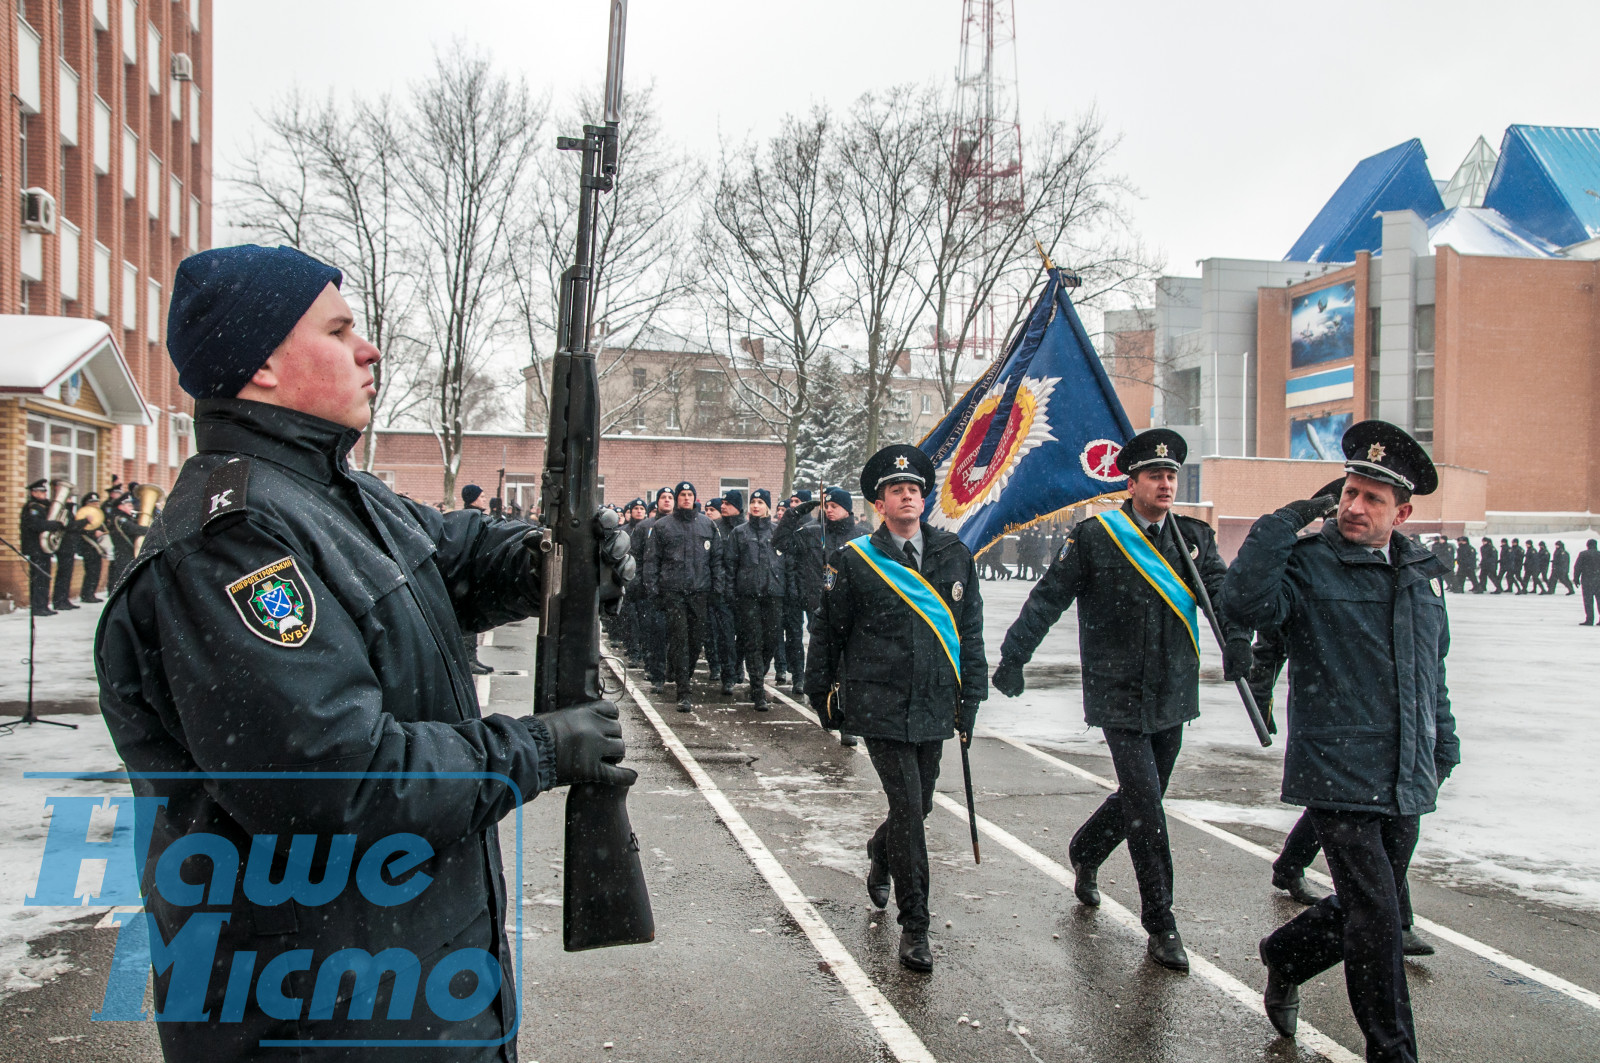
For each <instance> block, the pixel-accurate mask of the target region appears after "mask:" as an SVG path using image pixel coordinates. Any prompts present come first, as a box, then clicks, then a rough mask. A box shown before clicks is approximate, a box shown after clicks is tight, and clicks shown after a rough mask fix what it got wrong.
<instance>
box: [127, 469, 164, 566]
mask: <svg viewBox="0 0 1600 1063" xmlns="http://www.w3.org/2000/svg"><path fill="white" fill-rule="evenodd" d="M133 495H134V497H135V498H136V499H138V502H137V504H136V508H137V510H138V512H137V513H136V514H135V516H134V519H135V520H136V521H138V522H139V527H141V528H149V527H150V524H151V522H152V521H154V520H155V519H156V506H158V505H159V504H160V503H161V500H162V499H163V498H166V497H167V493H166V492H165V491H163V490H161V488H159V487H157V486H156V485H155V484H140V485H139V486H138V487H137V488H135V489H134V492H133ZM143 546H144V535H142V534H141V535H140V536H138V537H137V538H135V539H134V540H133V555H134V556H135V557H138V556H139V550H140V548H141V547H143Z"/></svg>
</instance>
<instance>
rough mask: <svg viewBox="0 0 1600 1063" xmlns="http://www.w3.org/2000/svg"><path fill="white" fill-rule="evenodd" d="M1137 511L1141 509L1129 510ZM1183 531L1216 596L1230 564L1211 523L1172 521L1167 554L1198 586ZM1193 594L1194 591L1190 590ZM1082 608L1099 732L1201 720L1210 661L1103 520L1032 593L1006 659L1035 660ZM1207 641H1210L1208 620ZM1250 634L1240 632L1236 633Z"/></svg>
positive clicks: (1087, 682)
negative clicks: (1066, 616) (1203, 659)
mask: <svg viewBox="0 0 1600 1063" xmlns="http://www.w3.org/2000/svg"><path fill="white" fill-rule="evenodd" d="M1122 508H1123V512H1125V513H1129V514H1130V515H1131V514H1132V509H1133V504H1132V503H1131V502H1125V503H1123V507H1122ZM1175 525H1176V526H1177V527H1179V528H1181V529H1182V531H1183V536H1184V541H1185V542H1186V543H1187V544H1188V546H1189V549H1190V550H1191V551H1198V552H1197V553H1195V554H1193V556H1194V561H1195V566H1196V567H1197V568H1198V569H1199V570H1200V578H1201V579H1203V580H1204V581H1205V584H1206V590H1207V591H1208V592H1209V593H1210V594H1211V595H1212V596H1213V597H1215V596H1216V593H1217V592H1218V591H1219V590H1221V589H1222V575H1223V573H1224V572H1225V571H1226V567H1225V566H1224V565H1223V563H1222V558H1221V556H1220V555H1219V554H1218V553H1217V537H1216V534H1215V533H1214V532H1212V530H1211V526H1210V525H1209V524H1207V523H1205V522H1204V521H1200V520H1194V519H1193V518H1191V517H1180V516H1178V515H1177V514H1175V513H1173V514H1169V515H1168V518H1167V520H1166V522H1165V523H1164V524H1163V534H1162V537H1161V545H1160V549H1161V554H1162V556H1163V557H1165V558H1166V559H1167V562H1168V564H1170V565H1171V566H1172V570H1173V571H1174V572H1176V573H1178V575H1179V576H1180V577H1181V578H1182V579H1183V581H1184V583H1185V584H1186V585H1188V584H1189V582H1190V581H1189V572H1188V569H1187V567H1186V566H1185V565H1184V562H1183V559H1182V558H1181V557H1180V556H1179V555H1178V545H1177V543H1176V542H1175V541H1174V540H1173V539H1172V532H1173V530H1174V526H1175ZM1190 590H1191V591H1192V590H1193V587H1192V586H1191V587H1190ZM1074 600H1076V601H1077V603H1078V652H1079V657H1080V658H1081V659H1082V662H1083V718H1084V721H1085V722H1087V723H1088V725H1089V726H1090V727H1116V728H1122V729H1124V730H1130V731H1139V732H1141V733H1143V734H1154V733H1155V732H1157V731H1165V730H1167V729H1168V728H1172V727H1176V726H1178V725H1179V724H1181V723H1186V722H1188V721H1189V720H1192V719H1194V718H1195V717H1197V716H1199V715H1200V685H1199V684H1200V660H1199V658H1198V657H1197V656H1196V655H1195V648H1194V640H1193V639H1192V638H1191V637H1190V635H1189V631H1188V628H1187V627H1186V626H1185V625H1184V622H1183V621H1182V620H1181V619H1180V618H1179V617H1178V615H1177V614H1176V613H1174V612H1173V611H1172V607H1171V606H1169V605H1168V604H1167V603H1166V601H1165V600H1164V599H1163V598H1162V597H1161V596H1160V595H1158V594H1157V593H1156V591H1155V588H1153V587H1151V586H1150V582H1149V581H1148V580H1146V579H1145V578H1144V576H1142V575H1141V574H1140V573H1139V571H1138V570H1137V569H1135V568H1134V567H1133V565H1132V564H1131V563H1130V562H1129V561H1128V559H1127V557H1125V556H1124V555H1123V553H1122V550H1121V548H1120V547H1118V546H1117V544H1116V543H1115V542H1114V541H1113V540H1112V538H1111V533H1110V532H1108V531H1106V529H1105V525H1104V524H1102V523H1101V522H1100V521H1099V520H1098V519H1090V520H1086V521H1084V522H1083V523H1082V524H1079V525H1078V526H1077V527H1076V528H1075V529H1073V532H1072V534H1071V535H1070V536H1069V537H1068V538H1067V543H1066V545H1065V546H1064V547H1062V550H1061V554H1060V555H1059V556H1058V557H1057V558H1056V559H1055V561H1054V562H1053V563H1052V564H1051V565H1050V568H1049V570H1048V571H1046V572H1045V574H1044V578H1043V579H1041V580H1040V581H1039V582H1038V583H1037V584H1036V585H1035V586H1034V588H1033V591H1032V592H1031V593H1030V594H1029V595H1028V601H1027V603H1026V604H1025V605H1023V607H1022V612H1021V614H1019V615H1018V617H1017V619H1016V620H1015V621H1014V622H1013V623H1012V625H1011V630H1009V631H1008V632H1006V639H1005V642H1004V643H1003V644H1002V645H1001V647H1000V659H1001V660H1002V661H1008V660H1014V661H1020V662H1026V661H1027V660H1028V659H1029V658H1031V657H1032V656H1033V653H1034V650H1036V649H1037V648H1038V646H1039V643H1040V642H1042V641H1043V640H1044V636H1045V634H1046V633H1047V632H1048V631H1049V630H1050V628H1051V625H1053V624H1054V623H1055V622H1056V621H1057V620H1058V619H1060V617H1061V614H1062V613H1064V612H1066V610H1067V607H1068V606H1070V605H1071V604H1072V603H1073V601H1074ZM1198 620H1199V625H1200V628H1201V631H1200V637H1201V638H1209V637H1210V636H1209V634H1208V633H1207V632H1206V630H1205V628H1206V621H1205V618H1204V617H1198ZM1233 633H1238V634H1243V632H1233V631H1231V630H1230V634H1233Z"/></svg>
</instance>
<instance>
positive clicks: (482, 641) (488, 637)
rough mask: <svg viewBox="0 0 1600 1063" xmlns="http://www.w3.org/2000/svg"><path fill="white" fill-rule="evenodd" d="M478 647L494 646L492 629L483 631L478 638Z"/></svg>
mask: <svg viewBox="0 0 1600 1063" xmlns="http://www.w3.org/2000/svg"><path fill="white" fill-rule="evenodd" d="M478 645H480V646H493V645H494V628H490V629H489V630H488V631H485V632H484V633H483V634H482V635H481V636H480V637H479V640H478Z"/></svg>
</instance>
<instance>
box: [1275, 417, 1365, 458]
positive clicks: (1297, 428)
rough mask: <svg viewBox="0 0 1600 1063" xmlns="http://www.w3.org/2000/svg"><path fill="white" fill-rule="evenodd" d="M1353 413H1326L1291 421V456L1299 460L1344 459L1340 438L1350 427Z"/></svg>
mask: <svg viewBox="0 0 1600 1063" xmlns="http://www.w3.org/2000/svg"><path fill="white" fill-rule="evenodd" d="M1351 417H1352V415H1351V414H1348V413H1325V414H1323V415H1322V416H1320V417H1306V418H1302V419H1300V420H1297V421H1290V422H1289V457H1291V458H1294V459H1296V460H1299V461H1343V460H1344V449H1343V448H1342V447H1340V446H1339V440H1341V439H1343V438H1344V433H1345V430H1346V429H1348V428H1349V427H1350V419H1351Z"/></svg>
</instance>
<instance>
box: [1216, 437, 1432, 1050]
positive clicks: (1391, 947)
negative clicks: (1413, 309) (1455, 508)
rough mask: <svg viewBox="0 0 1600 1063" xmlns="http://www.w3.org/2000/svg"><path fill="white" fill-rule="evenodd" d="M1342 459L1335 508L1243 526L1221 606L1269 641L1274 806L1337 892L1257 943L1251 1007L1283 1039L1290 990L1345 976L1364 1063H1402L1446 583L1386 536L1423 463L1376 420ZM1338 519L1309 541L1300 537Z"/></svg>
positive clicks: (1424, 481)
mask: <svg viewBox="0 0 1600 1063" xmlns="http://www.w3.org/2000/svg"><path fill="white" fill-rule="evenodd" d="M1343 445H1344V454H1345V472H1346V473H1347V476H1346V478H1345V485H1344V491H1343V493H1342V495H1341V496H1340V497H1339V498H1338V499H1337V500H1335V499H1334V498H1332V497H1326V496H1325V497H1321V498H1313V499H1308V500H1305V501H1300V502H1291V503H1289V504H1288V505H1287V506H1285V507H1283V508H1282V509H1280V510H1278V511H1277V512H1275V513H1269V514H1267V515H1266V516H1265V517H1262V518H1261V519H1260V520H1258V521H1256V523H1255V527H1253V528H1252V529H1251V530H1250V535H1249V537H1248V538H1247V539H1246V540H1245V542H1244V546H1243V547H1242V548H1241V549H1240V551H1239V556H1238V558H1237V559H1236V560H1235V561H1234V565H1233V568H1232V570H1230V571H1229V573H1228V576H1227V579H1226V581H1225V584H1224V587H1223V593H1222V597H1221V599H1220V602H1221V607H1222V611H1223V613H1224V614H1225V615H1227V616H1230V617H1231V618H1232V620H1233V622H1234V623H1237V624H1241V625H1248V626H1251V627H1254V628H1258V629H1261V630H1275V631H1279V632H1280V633H1281V635H1282V638H1283V640H1284V648H1285V649H1286V650H1287V651H1288V655H1289V691H1290V693H1289V742H1288V748H1287V750H1286V751H1285V756H1284V767H1283V799H1284V800H1285V801H1287V802H1289V803H1291V804H1298V805H1305V806H1307V807H1308V808H1309V809H1310V816H1311V820H1312V823H1313V824H1314V825H1315V826H1316V832H1317V838H1318V840H1319V841H1321V843H1322V850H1323V853H1324V854H1325V855H1326V856H1327V860H1328V867H1329V869H1330V870H1331V871H1332V873H1333V884H1334V888H1335V889H1336V890H1337V893H1336V895H1335V896H1332V897H1326V898H1324V899H1322V900H1321V901H1319V902H1318V903H1317V904H1315V905H1313V906H1312V907H1310V908H1308V909H1306V911H1304V912H1303V913H1301V914H1300V915H1299V916H1298V917H1297V918H1295V919H1293V920H1291V921H1290V922H1289V923H1287V924H1286V925H1284V926H1282V927H1280V928H1279V929H1278V930H1277V931H1275V932H1274V933H1273V934H1271V935H1269V936H1268V937H1266V938H1264V939H1262V942H1261V959H1262V962H1264V963H1265V964H1266V965H1267V988H1266V993H1265V998H1264V1002H1265V1004H1266V1011H1267V1017H1268V1018H1269V1019H1270V1020H1271V1021H1272V1025H1273V1026H1274V1027H1275V1028H1276V1029H1277V1030H1278V1032H1279V1033H1281V1034H1282V1035H1284V1036H1285V1037H1293V1036H1294V1031H1295V1026H1296V1023H1297V1021H1298V1017H1299V1004H1300V991H1299V983H1301V982H1304V981H1306V980H1307V979H1309V978H1314V977H1315V976H1316V975H1318V974H1320V973H1321V972H1323V971H1325V970H1327V969H1328V968H1329V967H1332V966H1333V965H1334V964H1336V963H1338V962H1339V961H1340V960H1343V961H1344V965H1345V985H1346V987H1347V989H1348V992H1349V996H1350V1006H1351V1008H1352V1010H1353V1011H1354V1012H1355V1018H1356V1022H1357V1024H1358V1025H1359V1026H1360V1027H1361V1031H1362V1033H1363V1034H1364V1035H1365V1036H1366V1041H1367V1059H1369V1060H1385V1061H1387V1060H1399V1061H1412V1060H1415V1059H1416V1058H1417V1045H1416V1033H1415V1030H1414V1029H1413V1026H1412V1020H1411V1000H1410V995H1409V993H1408V991H1407V988H1406V975H1405V966H1404V962H1403V959H1402V954H1401V924H1402V917H1401V910H1400V903H1401V902H1400V894H1401V890H1402V888H1403V886H1404V883H1405V877H1406V868H1407V865H1408V864H1409V863H1410V860H1411V852H1412V849H1413V848H1414V847H1415V846H1416V843H1417V830H1418V824H1419V820H1420V817H1421V815H1422V813H1424V812H1431V811H1433V808H1434V802H1435V800H1436V798H1437V795H1438V792H1439V782H1440V780H1441V779H1443V778H1444V777H1445V776H1447V775H1449V774H1450V772H1451V770H1452V769H1453V768H1454V766H1455V765H1456V763H1457V762H1458V761H1459V760H1460V756H1459V752H1458V750H1459V744H1458V742H1457V740H1456V734H1455V719H1454V717H1453V716H1452V715H1451V712H1450V698H1449V694H1448V693H1447V691H1446V689H1445V671H1444V656H1445V654H1446V653H1447V652H1448V651H1449V649H1450V629H1449V623H1448V620H1447V617H1446V614H1445V603H1444V581H1445V580H1446V579H1447V578H1448V577H1449V575H1450V571H1449V569H1448V567H1447V566H1446V565H1444V563H1443V562H1441V561H1440V560H1439V559H1438V558H1436V557H1434V556H1433V555H1432V554H1431V553H1429V552H1428V551H1427V550H1425V549H1423V548H1422V547H1421V546H1418V545H1417V544H1416V543H1415V542H1413V541H1412V540H1411V539H1409V538H1408V537H1406V536H1405V535H1403V534H1399V533H1398V532H1396V531H1395V530H1394V529H1395V527H1396V525H1399V524H1401V523H1402V522H1404V521H1405V520H1406V519H1407V518H1408V517H1409V516H1410V515H1411V496H1412V495H1413V494H1423V495H1425V494H1430V493H1432V492H1433V491H1434V490H1435V488H1437V487H1438V483H1439V479H1438V474H1437V473H1436V472H1435V470H1434V467H1433V462H1432V461H1431V460H1430V459H1429V458H1428V455H1427V453H1426V452H1425V451H1424V450H1423V449H1422V447H1421V446H1419V445H1418V444H1417V442H1416V441H1415V440H1413V439H1412V438H1411V437H1410V436H1409V435H1407V434H1406V433H1405V432H1404V431H1402V430H1401V429H1399V428H1396V427H1395V426H1394V425H1392V424H1388V423H1386V422H1384V421H1362V422H1361V423H1359V424H1357V425H1354V426H1352V427H1351V428H1350V430H1349V431H1347V432H1346V433H1345V435H1344V444H1343ZM1335 511H1336V512H1337V514H1338V519H1337V520H1330V521H1327V522H1326V523H1325V524H1324V525H1323V527H1322V531H1321V532H1319V533H1318V534H1316V535H1312V536H1307V537H1305V538H1302V539H1297V538H1296V533H1297V532H1298V531H1299V530H1300V529H1301V528H1302V527H1304V526H1305V525H1306V524H1309V523H1310V522H1311V521H1313V520H1315V519H1317V518H1318V517H1326V516H1329V515H1330V514H1332V513H1334V512H1335Z"/></svg>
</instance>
